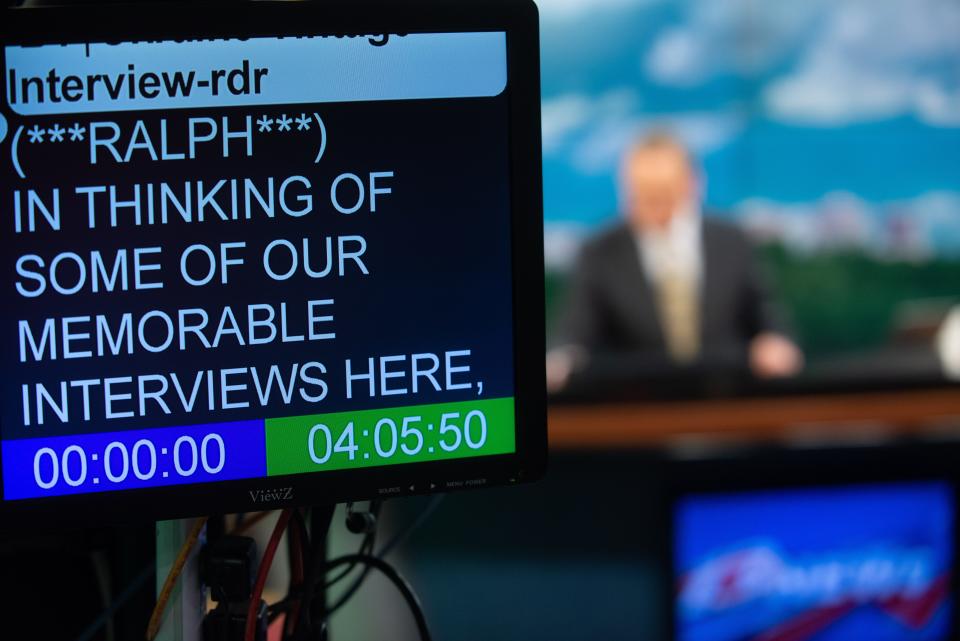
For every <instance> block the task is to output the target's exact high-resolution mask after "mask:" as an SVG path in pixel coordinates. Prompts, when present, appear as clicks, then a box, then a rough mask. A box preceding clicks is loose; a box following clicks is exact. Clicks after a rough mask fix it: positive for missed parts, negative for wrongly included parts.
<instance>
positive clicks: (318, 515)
mask: <svg viewBox="0 0 960 641" xmlns="http://www.w3.org/2000/svg"><path fill="white" fill-rule="evenodd" d="M335 507H336V506H335V505H323V506H314V507H313V508H312V509H311V510H310V555H309V556H308V560H307V563H308V570H307V572H306V574H305V576H304V589H303V600H302V601H301V605H300V616H299V617H298V621H297V624H296V626H295V627H294V638H302V635H303V634H304V632H305V631H307V630H309V629H310V626H311V624H312V623H311V622H312V620H313V619H314V615H315V614H321V613H322V611H323V610H325V605H326V604H325V603H321V604H320V607H319V609H318V608H317V606H316V605H315V604H314V600H315V599H314V596H315V595H316V591H317V584H318V583H320V581H321V580H322V578H323V577H324V576H326V574H325V572H324V569H325V564H326V556H327V555H326V551H327V531H328V530H329V529H330V521H332V520H333V511H334V508H335ZM324 596H325V595H324ZM324 600H325V599H324Z"/></svg>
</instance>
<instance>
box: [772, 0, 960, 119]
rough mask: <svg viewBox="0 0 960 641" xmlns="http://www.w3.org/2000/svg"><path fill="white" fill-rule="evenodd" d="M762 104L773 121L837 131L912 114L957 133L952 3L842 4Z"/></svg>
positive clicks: (958, 5)
mask: <svg viewBox="0 0 960 641" xmlns="http://www.w3.org/2000/svg"><path fill="white" fill-rule="evenodd" d="M764 100H765V103H766V106H767V108H768V110H769V111H770V113H771V114H772V115H774V116H775V117H777V118H779V119H781V120H784V121H787V122H794V123H798V124H813V125H826V126H831V125H842V124H847V123H852V122H859V121H869V120H879V119H885V118H892V117H897V116H901V115H905V114H913V115H914V116H916V117H917V118H919V119H920V120H922V121H924V122H926V123H928V124H930V125H934V126H960V2H957V1H956V0H847V1H846V2H843V3H838V4H837V5H836V8H835V9H834V10H832V11H831V12H830V13H829V14H828V15H827V17H826V20H825V22H824V25H823V28H822V29H821V30H820V31H819V32H818V35H817V36H816V37H815V38H814V39H813V40H812V41H811V42H810V44H809V46H808V47H807V49H806V51H805V52H804V54H803V55H802V56H801V57H800V60H799V62H798V64H797V65H796V67H795V69H794V70H793V71H791V72H789V73H787V74H785V75H783V76H782V77H780V78H776V79H774V80H773V81H772V82H771V83H770V85H769V86H768V87H767V88H766V90H765V92H764Z"/></svg>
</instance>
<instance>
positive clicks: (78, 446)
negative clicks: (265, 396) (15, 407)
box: [0, 420, 267, 500]
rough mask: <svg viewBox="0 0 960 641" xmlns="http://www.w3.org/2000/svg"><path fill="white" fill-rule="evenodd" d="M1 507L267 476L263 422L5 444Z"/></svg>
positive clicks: (168, 428)
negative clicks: (70, 496)
mask: <svg viewBox="0 0 960 641" xmlns="http://www.w3.org/2000/svg"><path fill="white" fill-rule="evenodd" d="M0 449H2V450H3V494H4V497H3V498H4V499H5V500H16V499H30V498H41V497H49V496H60V495H66V494H85V493H90V492H108V491H113V490H126V489H139V488H146V487H159V486H164V485H182V484H187V483H209V482H215V481H229V480H235V479H245V478H258V477H263V476H266V474H267V463H266V443H265V436H264V422H263V420H255V421H236V422H232V423H211V424H206V425H189V426H183V427H164V428H157V429H149V430H132V431H129V432H109V433H102V434H83V435H75V436H57V437H49V438H35V439H23V440H14V441H4V442H3V443H2V448H0Z"/></svg>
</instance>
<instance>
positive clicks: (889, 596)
mask: <svg viewBox="0 0 960 641" xmlns="http://www.w3.org/2000/svg"><path fill="white" fill-rule="evenodd" d="M954 505H955V503H954V496H953V489H952V487H951V485H950V484H948V483H946V482H937V481H929V482H909V483H894V484H872V485H860V486H832V487H823V488H804V489H787V490H763V491H751V492H738V493H729V494H726V493H725V494H691V495H687V496H685V497H683V498H681V499H679V500H678V502H677V503H676V505H675V507H674V514H673V519H674V535H673V548H674V558H673V563H674V568H675V576H674V580H675V586H676V596H675V612H674V615H675V629H676V638H677V639H678V641H745V640H751V641H753V640H756V641H761V640H762V641H783V640H787V639H789V640H791V641H840V640H849V639H871V641H946V639H948V638H952V637H951V636H950V630H951V626H952V617H953V616H954V614H953V612H952V608H951V603H952V596H951V593H952V589H951V586H952V581H953V577H952V572H953V564H954V558H955V550H954V528H955V512H954V510H955V508H954Z"/></svg>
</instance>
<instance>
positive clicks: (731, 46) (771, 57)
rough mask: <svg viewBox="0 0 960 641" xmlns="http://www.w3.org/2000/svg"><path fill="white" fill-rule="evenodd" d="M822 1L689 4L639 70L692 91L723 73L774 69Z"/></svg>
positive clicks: (691, 0) (692, 0)
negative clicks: (692, 88)
mask: <svg viewBox="0 0 960 641" xmlns="http://www.w3.org/2000/svg"><path fill="white" fill-rule="evenodd" d="M828 5H829V2H828V1H827V0H803V1H802V2H756V1H755V0H688V1H687V2H685V3H683V5H682V6H683V7H684V8H685V11H684V15H683V20H682V22H681V23H680V24H676V25H672V26H670V27H668V28H666V29H664V30H663V31H662V32H661V33H660V34H659V35H658V36H657V38H656V39H654V41H653V43H652V44H651V45H650V47H649V48H647V49H646V50H645V51H644V53H643V56H642V59H641V68H642V70H643V72H644V73H646V74H647V75H648V76H649V77H650V78H651V79H653V80H655V81H657V82H659V83H661V84H664V85H667V86H674V87H691V86H695V85H697V84H700V83H702V82H704V81H707V80H709V79H710V78H711V77H713V76H715V75H718V74H724V73H736V74H753V73H757V72H760V71H763V70H766V69H769V68H771V67H773V66H774V65H776V64H777V63H778V62H779V61H780V60H782V59H783V57H784V56H785V55H786V54H787V53H789V52H790V51H792V50H793V49H795V48H796V47H797V46H798V44H799V43H800V42H801V41H802V40H803V38H804V36H805V34H807V33H808V32H809V31H810V29H811V27H812V26H813V25H814V23H815V21H816V19H817V17H818V15H819V14H820V13H821V12H822V10H823V8H824V7H826V6H828Z"/></svg>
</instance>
